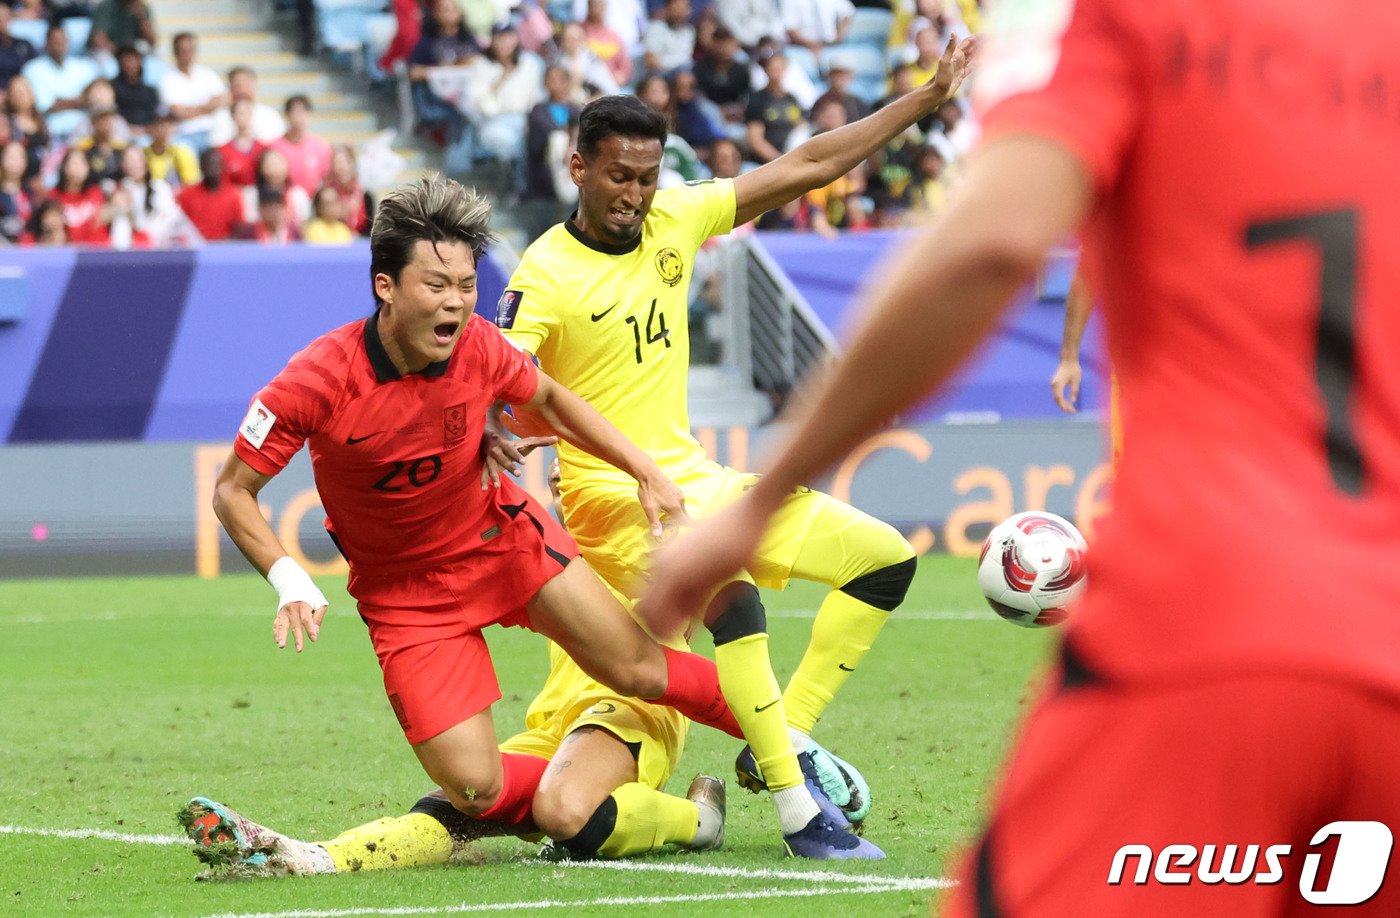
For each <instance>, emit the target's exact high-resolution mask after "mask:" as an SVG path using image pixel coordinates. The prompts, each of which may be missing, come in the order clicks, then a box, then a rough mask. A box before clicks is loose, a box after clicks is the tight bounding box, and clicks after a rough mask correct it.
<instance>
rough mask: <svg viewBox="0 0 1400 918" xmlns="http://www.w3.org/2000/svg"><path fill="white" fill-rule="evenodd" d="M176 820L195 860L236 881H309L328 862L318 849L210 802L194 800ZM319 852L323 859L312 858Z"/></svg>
mask: <svg viewBox="0 0 1400 918" xmlns="http://www.w3.org/2000/svg"><path fill="white" fill-rule="evenodd" d="M177 818H178V819H179V820H180V825H181V826H183V827H184V829H185V834H186V835H188V836H189V837H190V841H192V842H194V845H195V847H194V854H195V857H197V858H199V859H200V860H201V861H203V862H204V863H205V864H208V865H209V867H210V868H211V870H220V869H222V870H225V871H227V872H228V873H230V874H232V875H236V876H286V875H288V874H290V875H292V876H308V875H311V874H317V873H329V872H333V870H334V866H333V865H331V869H330V870H327V869H326V867H327V866H328V865H330V858H329V856H327V855H326V854H325V851H324V849H320V847H319V846H318V845H310V844H307V843H306V842H301V841H297V840H295V839H292V838H288V837H287V836H285V835H283V834H282V833H280V832H275V831H273V830H272V829H269V828H267V827H266V826H261V825H258V824H257V823H256V822H253V821H251V820H249V819H246V818H244V817H243V816H241V815H239V813H238V812H237V811H235V810H233V809H232V808H230V807H227V806H224V805H223V804H222V803H219V802H217V801H214V800H210V799H209V798H208V797H195V798H194V799H192V800H190V802H189V803H188V804H186V806H185V808H184V809H182V810H181V811H180V812H179V814H178V816H177ZM313 849H317V850H319V853H320V854H321V857H319V858H318V857H316V856H315V855H316V853H317V850H313Z"/></svg>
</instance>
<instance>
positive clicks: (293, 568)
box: [214, 451, 329, 653]
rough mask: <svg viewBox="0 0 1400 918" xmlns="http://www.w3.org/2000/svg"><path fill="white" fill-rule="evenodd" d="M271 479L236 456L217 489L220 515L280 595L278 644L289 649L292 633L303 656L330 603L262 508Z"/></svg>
mask: <svg viewBox="0 0 1400 918" xmlns="http://www.w3.org/2000/svg"><path fill="white" fill-rule="evenodd" d="M271 480H272V477H271V476H270V475H264V474H262V473H261V472H259V471H257V470H256V469H254V468H253V467H252V466H250V465H248V463H246V462H244V461H243V460H242V459H240V458H238V454H237V453H235V452H232V451H230V452H229V456H228V459H226V460H224V465H223V468H222V469H220V470H219V479H218V481H217V482H216V483H215V484H214V514H215V515H216V516H217V517H218V518H219V522H220V523H222V524H223V527H224V531H225V532H227V533H228V535H229V538H230V539H232V540H233V544H234V545H236V546H238V550H239V551H241V552H243V557H245V558H247V559H248V563H249V564H251V565H253V567H255V568H256V569H257V571H258V573H260V574H262V575H263V576H264V577H266V578H267V581H268V583H270V584H272V587H273V589H275V590H276V591H277V617H276V618H274V619H273V621H272V637H273V640H275V641H276V642H277V646H278V647H286V646H287V633H288V632H289V631H290V632H291V633H292V636H293V642H294V643H295V645H296V650H297V653H301V651H302V647H303V646H304V643H303V642H304V637H305V636H307V635H309V636H310V637H311V640H313V641H314V640H316V638H317V637H318V636H319V634H320V632H321V621H322V619H324V618H325V617H326V609H327V607H328V605H329V604H328V603H327V602H326V597H325V596H324V595H323V594H322V593H321V590H320V589H319V588H318V587H317V586H316V584H315V583H314V582H313V581H312V579H311V575H310V574H308V573H306V571H305V570H304V569H303V568H302V566H301V565H300V564H297V563H296V561H294V560H292V557H291V556H290V555H288V554H287V549H286V548H284V547H283V546H282V542H281V540H279V539H278V538H277V533H275V532H273V531H272V526H271V525H269V524H268V522H267V519H266V518H265V517H264V516H263V515H262V510H261V509H259V507H258V492H259V491H261V490H262V489H263V486H264V485H266V484H267V483H268V482H269V481H271Z"/></svg>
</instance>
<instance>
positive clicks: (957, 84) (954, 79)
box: [928, 35, 977, 108]
mask: <svg viewBox="0 0 1400 918" xmlns="http://www.w3.org/2000/svg"><path fill="white" fill-rule="evenodd" d="M976 50H977V40H976V39H974V38H964V39H963V40H962V41H961V42H960V41H958V39H957V36H956V35H954V36H952V37H950V38H949V39H948V46H947V47H945V48H944V49H943V56H942V57H940V58H939V59H938V69H937V70H936V71H935V72H934V74H933V78H932V79H931V80H929V82H928V85H929V86H930V87H932V89H933V95H934V99H935V100H936V101H935V103H934V107H935V108H937V107H938V106H939V105H942V104H943V103H944V102H947V101H948V100H949V99H951V98H953V96H955V95H957V94H958V89H959V88H961V86H962V82H963V80H964V79H966V78H967V74H968V71H969V70H971V69H972V58H973V54H974V52H975V51H976Z"/></svg>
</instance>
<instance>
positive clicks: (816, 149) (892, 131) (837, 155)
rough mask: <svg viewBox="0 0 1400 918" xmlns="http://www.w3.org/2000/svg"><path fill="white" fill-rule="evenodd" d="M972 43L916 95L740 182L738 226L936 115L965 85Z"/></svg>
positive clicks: (957, 48) (958, 48) (949, 57)
mask: <svg viewBox="0 0 1400 918" xmlns="http://www.w3.org/2000/svg"><path fill="white" fill-rule="evenodd" d="M972 50H973V44H972V39H967V40H965V41H963V42H962V43H961V44H956V43H955V39H949V40H948V47H947V48H946V49H944V51H943V57H942V58H940V59H939V61H938V70H937V72H935V74H934V76H933V78H932V79H930V80H929V81H928V82H927V83H925V84H924V85H922V86H920V87H919V88H918V89H916V90H914V91H913V92H910V93H907V94H905V95H904V96H902V97H900V98H899V99H896V100H895V101H894V102H892V103H890V104H889V105H887V106H885V107H884V108H882V109H880V110H879V111H878V112H875V113H874V114H873V115H869V116H868V117H865V118H862V119H861V120H859V121H855V122H852V123H851V124H848V125H846V126H844V127H840V128H837V129H836V130H834V131H827V132H825V133H822V134H818V135H817V136H815V137H813V138H812V139H811V140H809V141H807V142H806V143H804V144H801V145H800V146H798V147H796V148H795V149H793V150H791V151H789V152H788V153H785V154H783V155H782V156H780V157H778V158H777V159H775V160H773V161H772V162H770V163H767V164H765V165H762V166H759V167H758V168H757V169H754V170H753V171H752V172H746V173H744V174H743V175H741V176H739V177H738V178H736V179H735V180H734V225H735V226H741V225H743V224H745V223H748V222H749V221H750V220H753V219H755V218H757V217H758V216H759V215H760V214H762V213H764V212H765V211H769V210H772V209H773V208H775V207H782V206H783V205H784V204H787V203H788V202H790V201H794V200H796V199H797V198H799V197H801V196H802V195H804V194H806V193H807V192H809V191H811V190H812V189H814V188H822V187H825V186H826V185H830V184H831V183H832V182H834V181H836V180H837V179H838V178H840V177H841V176H843V175H845V174H846V173H847V172H850V171H851V170H852V169H854V168H855V167H856V165H857V164H858V163H862V162H864V161H865V160H867V159H869V158H870V156H871V154H873V153H874V152H875V151H876V150H879V149H880V148H881V147H883V146H884V145H885V144H887V143H889V142H890V141H891V140H893V139H894V138H895V137H897V136H899V134H900V133H901V132H903V131H905V130H907V129H908V128H909V126H910V125H912V124H914V123H915V122H917V121H919V120H921V119H923V118H925V117H927V116H928V115H931V114H933V113H934V112H935V111H937V109H938V107H939V106H940V105H942V104H943V103H944V102H947V101H948V100H949V99H951V98H952V97H953V95H954V94H955V93H956V92H957V91H958V87H959V86H961V85H962V81H963V77H964V76H966V75H967V68H968V63H969V60H970V57H971V55H972Z"/></svg>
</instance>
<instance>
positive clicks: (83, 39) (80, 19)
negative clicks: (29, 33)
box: [40, 16, 92, 54]
mask: <svg viewBox="0 0 1400 918" xmlns="http://www.w3.org/2000/svg"><path fill="white" fill-rule="evenodd" d="M63 31H65V32H67V33H68V47H69V49H70V53H72V54H81V53H82V51H83V49H84V48H86V47H87V43H88V36H89V35H91V34H92V20H91V19H89V18H87V17H86V16H70V17H69V18H67V19H65V20H63ZM40 47H42V43H41V44H40Z"/></svg>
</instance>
